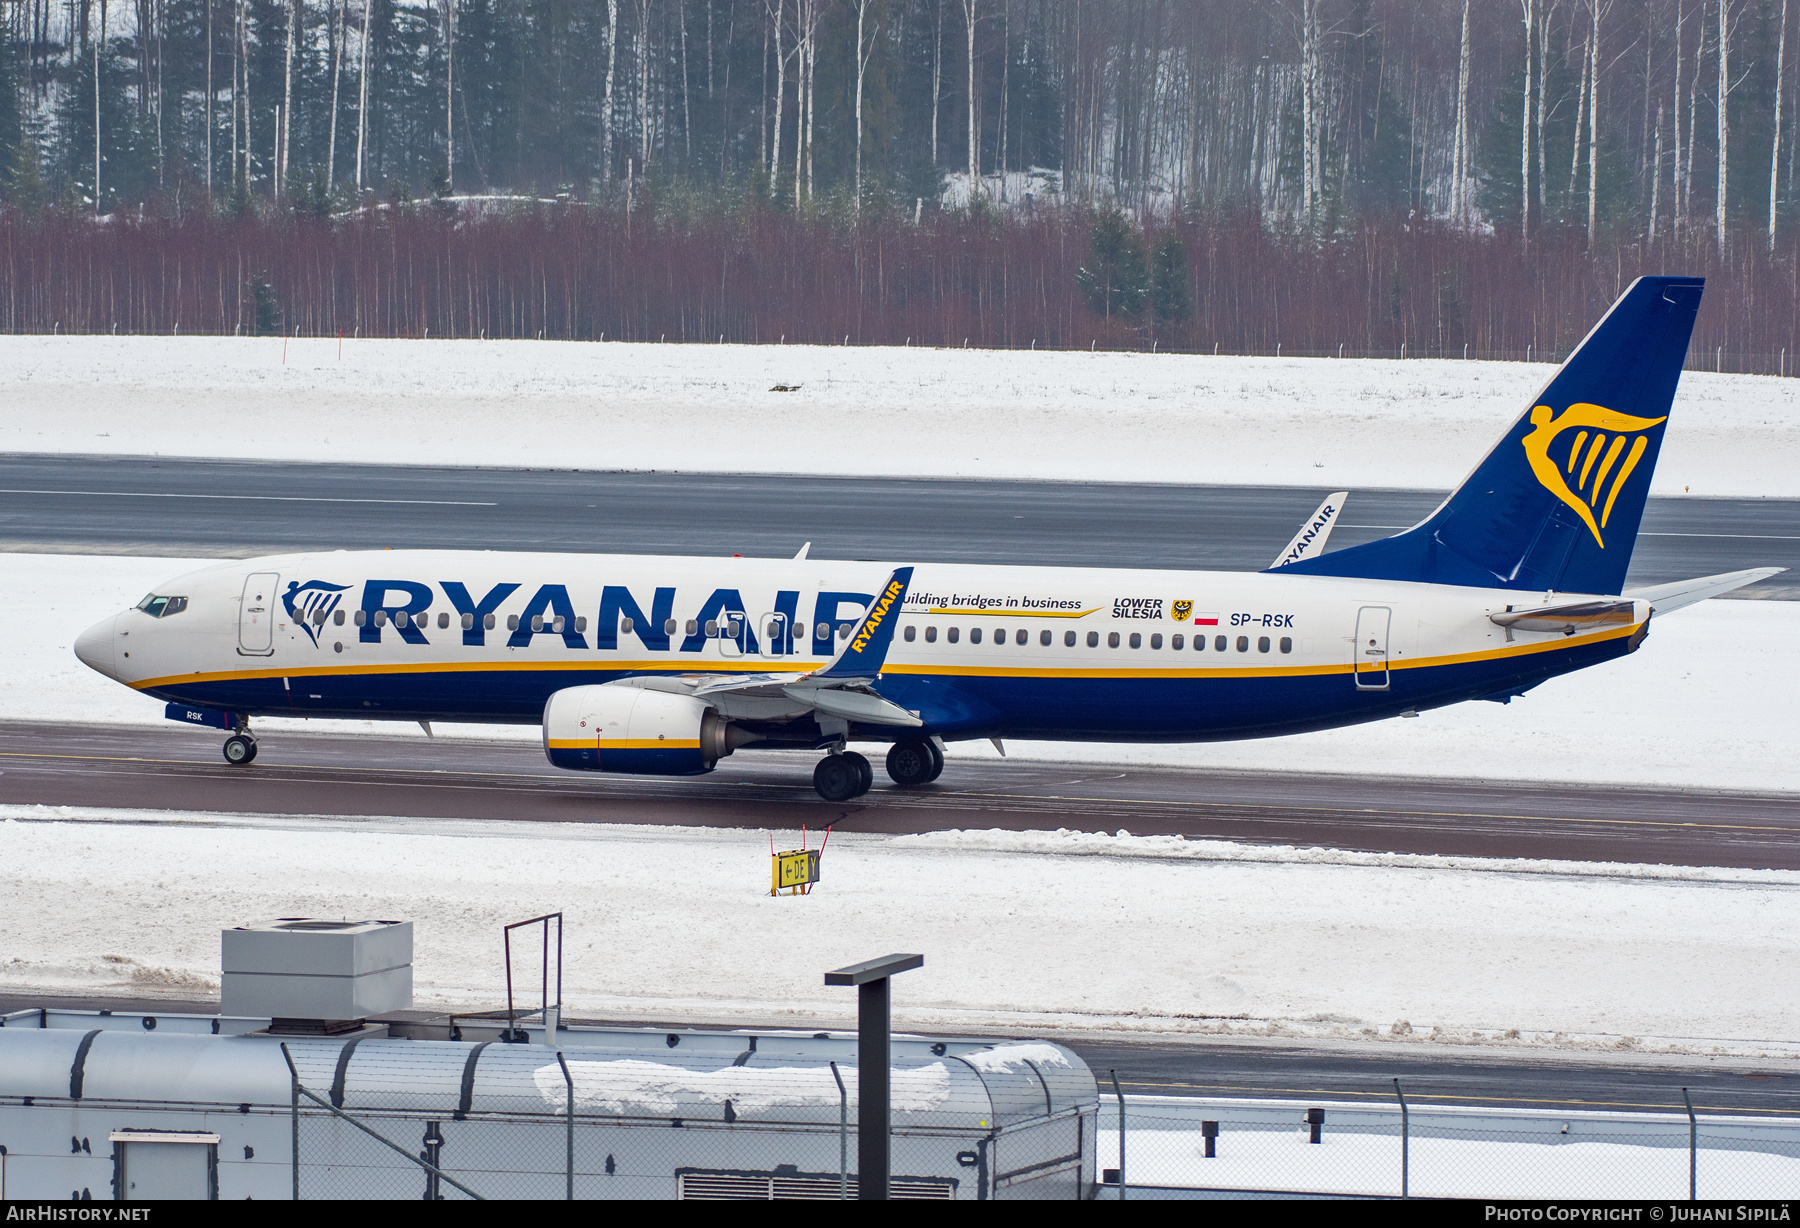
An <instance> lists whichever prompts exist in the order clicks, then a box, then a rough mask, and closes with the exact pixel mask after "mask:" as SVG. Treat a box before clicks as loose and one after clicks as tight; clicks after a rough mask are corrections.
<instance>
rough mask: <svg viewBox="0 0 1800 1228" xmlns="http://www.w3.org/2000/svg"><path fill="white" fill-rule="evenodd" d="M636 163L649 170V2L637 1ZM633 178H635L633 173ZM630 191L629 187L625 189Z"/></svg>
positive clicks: (646, 0) (646, 171)
mask: <svg viewBox="0 0 1800 1228" xmlns="http://www.w3.org/2000/svg"><path fill="white" fill-rule="evenodd" d="M637 9H638V23H637V27H638V28H637V61H638V63H637V67H638V102H637V108H638V163H639V165H641V166H642V167H643V168H644V171H645V173H646V174H647V173H648V172H649V170H650V0H638V6H637ZM632 177H633V178H635V177H636V174H635V172H634V173H633V176H632ZM626 190H627V191H630V190H631V189H630V185H627V187H626Z"/></svg>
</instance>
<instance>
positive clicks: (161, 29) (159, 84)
mask: <svg viewBox="0 0 1800 1228" xmlns="http://www.w3.org/2000/svg"><path fill="white" fill-rule="evenodd" d="M168 25H169V10H168V7H167V0H156V186H157V187H159V188H160V187H162V186H163V35H164V33H165V32H166V31H167V30H168ZM140 37H141V35H140ZM1777 109H1778V110H1779V108H1777Z"/></svg>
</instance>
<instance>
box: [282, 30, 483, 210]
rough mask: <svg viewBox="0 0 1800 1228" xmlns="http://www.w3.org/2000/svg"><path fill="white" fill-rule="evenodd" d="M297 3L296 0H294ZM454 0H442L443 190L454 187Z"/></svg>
mask: <svg viewBox="0 0 1800 1228" xmlns="http://www.w3.org/2000/svg"><path fill="white" fill-rule="evenodd" d="M295 2H296V3H298V0H295ZM455 98H456V0H444V191H445V193H446V194H448V193H449V192H452V191H454V190H455V188H456V107H455V102H454V100H455Z"/></svg>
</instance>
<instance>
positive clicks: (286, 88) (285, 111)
mask: <svg viewBox="0 0 1800 1228" xmlns="http://www.w3.org/2000/svg"><path fill="white" fill-rule="evenodd" d="M299 21H300V0H288V22H287V56H286V58H285V60H284V61H283V67H282V86H281V129H280V133H281V140H280V144H281V151H280V153H279V155H278V157H277V159H276V166H275V199H276V200H278V201H279V200H280V199H281V198H282V195H283V193H284V192H285V191H286V190H287V169H288V132H289V131H290V129H291V128H292V126H293V119H294V27H295V26H296V25H298V24H299Z"/></svg>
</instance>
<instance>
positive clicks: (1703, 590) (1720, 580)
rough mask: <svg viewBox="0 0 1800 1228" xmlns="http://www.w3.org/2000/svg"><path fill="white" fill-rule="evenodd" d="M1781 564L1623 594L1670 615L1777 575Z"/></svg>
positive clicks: (1660, 585) (1633, 590)
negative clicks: (1647, 603)
mask: <svg viewBox="0 0 1800 1228" xmlns="http://www.w3.org/2000/svg"><path fill="white" fill-rule="evenodd" d="M1786 570H1787V568H1785V567H1752V568H1750V569H1749V570H1747V571H1727V572H1724V573H1722V574H1720V575H1716V576H1701V577H1700V578H1699V579H1697V580H1677V581H1675V582H1674V583H1673V584H1652V585H1647V586H1645V587H1642V588H1634V589H1632V590H1630V591H1629V592H1628V593H1626V594H1625V595H1626V596H1627V597H1635V598H1637V599H1638V600H1639V601H1648V602H1649V603H1650V608H1651V609H1653V610H1655V611H1656V612H1657V613H1658V614H1673V613H1674V612H1675V611H1676V610H1679V609H1681V608H1682V607H1683V606H1690V605H1695V604H1698V603H1699V602H1702V601H1705V600H1706V599H1707V598H1708V597H1719V596H1722V595H1724V594H1725V593H1729V592H1731V591H1733V590H1734V589H1740V588H1743V587H1744V586H1745V585H1746V584H1755V583H1756V582H1757V581H1758V580H1767V579H1768V578H1769V577H1770V576H1778V575H1780V574H1781V573H1782V572H1784V571H1786Z"/></svg>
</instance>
